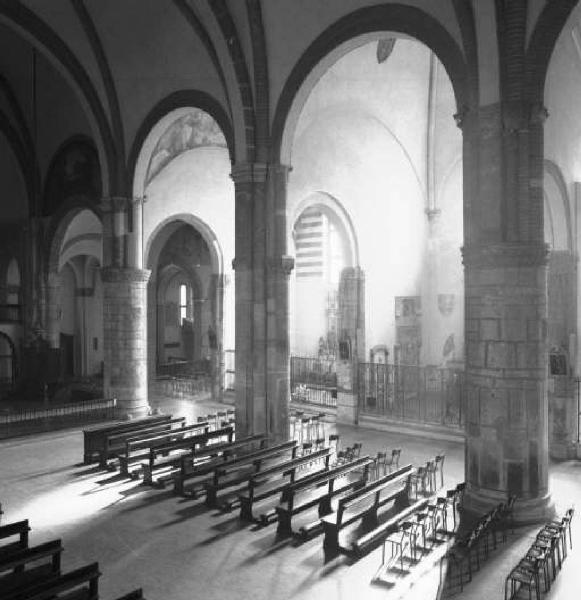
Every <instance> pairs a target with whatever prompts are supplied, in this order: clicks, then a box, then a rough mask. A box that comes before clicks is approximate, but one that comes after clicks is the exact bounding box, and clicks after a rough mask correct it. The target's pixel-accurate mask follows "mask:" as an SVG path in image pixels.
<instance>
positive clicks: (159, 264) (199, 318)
mask: <svg viewBox="0 0 581 600" xmlns="http://www.w3.org/2000/svg"><path fill="white" fill-rule="evenodd" d="M196 225H197V226H196ZM147 256H148V258H147V265H148V268H149V269H151V272H152V275H151V278H150V282H149V286H148V347H149V350H150V351H149V371H150V376H151V377H154V376H167V375H171V376H183V377H195V378H206V379H207V380H208V387H209V388H211V389H212V390H213V393H214V394H216V395H218V396H219V395H220V394H221V393H222V390H223V366H222V365H223V361H224V359H223V343H222V340H223V337H224V333H223V332H224V311H223V305H224V285H223V283H222V281H223V279H222V277H221V273H220V266H221V264H222V257H221V251H220V246H219V244H218V242H217V239H216V237H215V236H214V234H213V232H212V231H211V230H209V228H208V227H207V226H206V225H205V224H204V223H201V222H199V221H197V220H196V219H194V218H193V217H191V216H186V215H182V218H179V219H175V220H174V219H169V220H168V221H167V222H165V223H163V224H162V225H161V226H160V227H159V228H158V230H157V231H156V232H154V234H153V236H152V240H151V242H150V245H149V246H148V252H147Z"/></svg>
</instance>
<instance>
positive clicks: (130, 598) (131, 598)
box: [115, 588, 143, 600]
mask: <svg viewBox="0 0 581 600" xmlns="http://www.w3.org/2000/svg"><path fill="white" fill-rule="evenodd" d="M115 600H143V589H142V588H138V589H136V590H133V591H132V592H129V593H128V594H124V595H123V596H119V597H118V598H116V599H115Z"/></svg>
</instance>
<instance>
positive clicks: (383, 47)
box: [377, 38, 395, 64]
mask: <svg viewBox="0 0 581 600" xmlns="http://www.w3.org/2000/svg"><path fill="white" fill-rule="evenodd" d="M394 47H395V38H385V39H381V40H379V41H378V42H377V62H378V63H379V64H381V63H382V62H385V61H386V60H387V59H388V58H389V57H390V55H391V53H392V52H393V49H394Z"/></svg>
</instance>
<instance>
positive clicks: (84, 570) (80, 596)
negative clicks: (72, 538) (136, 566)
mask: <svg viewBox="0 0 581 600" xmlns="http://www.w3.org/2000/svg"><path fill="white" fill-rule="evenodd" d="M29 533H30V526H29V523H28V520H24V521H17V522H14V523H8V524H6V525H2V526H0V598H1V599H2V600H44V599H49V598H50V599H52V600H72V599H73V598H74V600H98V598H99V578H100V576H101V572H100V571H99V563H97V562H95V563H91V564H89V565H85V566H83V567H80V568H78V569H74V570H71V571H65V572H63V571H62V568H61V554H62V552H63V546H62V540H60V539H57V540H52V541H49V542H45V543H43V544H38V545H36V546H31V545H30V544H29ZM141 599H143V591H142V589H141V588H139V589H136V590H133V591H132V592H130V593H128V594H125V595H124V596H121V597H119V598H118V599H117V600H141Z"/></svg>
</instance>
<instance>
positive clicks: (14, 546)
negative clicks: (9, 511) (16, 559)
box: [0, 519, 30, 557]
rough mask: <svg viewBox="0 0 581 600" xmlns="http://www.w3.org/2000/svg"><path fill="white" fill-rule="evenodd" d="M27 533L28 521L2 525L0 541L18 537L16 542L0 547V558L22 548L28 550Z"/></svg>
mask: <svg viewBox="0 0 581 600" xmlns="http://www.w3.org/2000/svg"><path fill="white" fill-rule="evenodd" d="M29 531H30V526H29V525H28V519H25V520H24V521H16V522H14V523H7V524H6V525H2V526H1V527H0V540H7V539H9V538H12V537H14V536H18V541H14V540H12V541H9V542H7V543H3V544H2V545H0V557H3V556H6V555H9V554H11V553H12V552H15V551H18V550H22V549H23V548H28V532H29Z"/></svg>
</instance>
